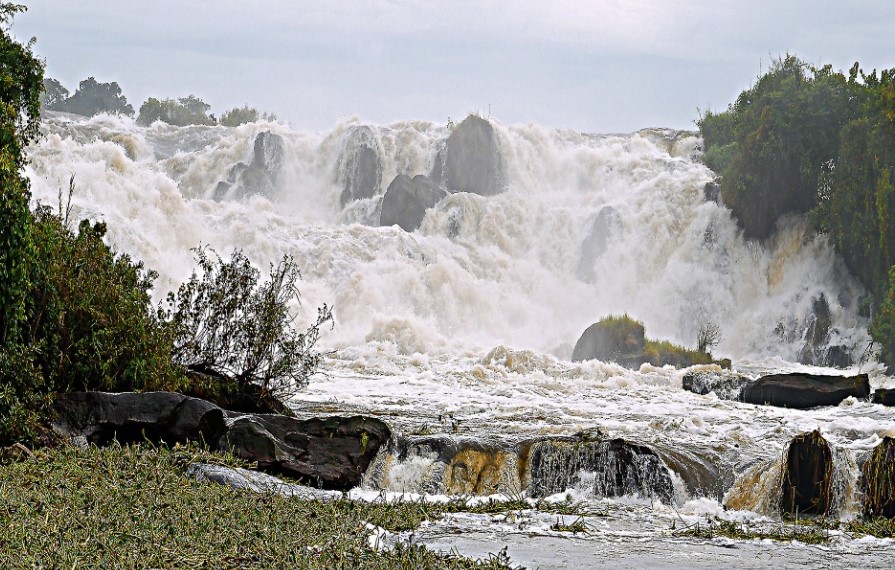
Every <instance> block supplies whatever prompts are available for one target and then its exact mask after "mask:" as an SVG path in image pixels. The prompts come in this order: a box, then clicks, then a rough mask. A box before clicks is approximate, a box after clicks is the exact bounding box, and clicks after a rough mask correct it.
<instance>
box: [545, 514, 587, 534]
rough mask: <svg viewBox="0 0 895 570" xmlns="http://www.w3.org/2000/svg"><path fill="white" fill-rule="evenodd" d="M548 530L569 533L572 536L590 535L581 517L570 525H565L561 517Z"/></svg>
mask: <svg viewBox="0 0 895 570" xmlns="http://www.w3.org/2000/svg"><path fill="white" fill-rule="evenodd" d="M550 530H555V531H557V532H571V533H572V534H578V533H579V532H580V533H583V534H590V527H588V526H587V523H585V522H584V518H583V517H578V518H577V519H575V520H574V521H572V522H571V523H566V521H565V519H564V518H563V517H559V518H558V519H557V520H556V522H555V523H553V524H552V525H551V526H550Z"/></svg>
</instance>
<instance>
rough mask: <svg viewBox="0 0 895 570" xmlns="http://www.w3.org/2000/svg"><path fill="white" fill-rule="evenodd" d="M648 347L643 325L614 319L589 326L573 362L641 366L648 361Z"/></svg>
mask: <svg viewBox="0 0 895 570" xmlns="http://www.w3.org/2000/svg"><path fill="white" fill-rule="evenodd" d="M644 346H645V332H644V328H643V325H642V324H640V323H639V322H637V321H635V320H634V319H629V318H627V317H618V318H616V317H610V318H606V319H603V320H601V321H599V322H597V323H594V324H592V325H591V326H589V327H587V329H586V330H585V331H584V333H583V334H582V335H581V338H579V339H578V342H576V343H575V348H574V349H573V350H572V361H573V362H580V361H583V360H593V359H597V360H602V361H604V362H617V363H618V364H621V365H622V366H627V367H638V366H640V365H641V364H642V363H644V362H646V360H645V359H644Z"/></svg>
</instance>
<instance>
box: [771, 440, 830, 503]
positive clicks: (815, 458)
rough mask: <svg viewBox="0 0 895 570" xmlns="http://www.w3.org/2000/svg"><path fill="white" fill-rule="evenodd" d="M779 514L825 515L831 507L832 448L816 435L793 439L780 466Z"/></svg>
mask: <svg viewBox="0 0 895 570" xmlns="http://www.w3.org/2000/svg"><path fill="white" fill-rule="evenodd" d="M782 485H783V488H782V499H781V501H780V509H781V511H782V512H783V514H805V515H827V514H830V511H831V510H832V507H833V448H832V447H831V446H830V444H829V443H828V442H827V440H826V439H824V436H823V435H821V433H820V431H818V430H814V431H812V432H809V433H804V434H801V435H798V436H796V437H794V438H793V440H792V441H791V442H790V443H789V447H788V448H787V450H786V461H784V463H783V476H782Z"/></svg>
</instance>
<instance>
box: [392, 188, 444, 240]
mask: <svg viewBox="0 0 895 570" xmlns="http://www.w3.org/2000/svg"><path fill="white" fill-rule="evenodd" d="M445 196H447V192H445V191H444V190H442V189H441V188H439V187H438V185H437V184H435V183H434V182H432V181H431V180H430V179H429V178H427V177H426V176H423V175H422V174H419V175H417V176H414V177H413V178H410V177H409V176H406V175H404V174H399V175H398V176H396V177H395V179H394V180H392V183H391V184H389V186H388V189H387V190H386V191H385V196H383V197H382V213H381V214H380V217H379V225H380V226H391V225H395V224H397V225H398V226H400V227H401V228H402V229H403V230H404V231H407V232H412V231H413V230H415V229H417V228H418V227H420V224H422V223H423V218H424V217H425V216H426V210H428V209H429V208H431V207H433V206H434V205H435V204H437V203H438V202H440V201H441V200H442V199H443V198H444V197H445Z"/></svg>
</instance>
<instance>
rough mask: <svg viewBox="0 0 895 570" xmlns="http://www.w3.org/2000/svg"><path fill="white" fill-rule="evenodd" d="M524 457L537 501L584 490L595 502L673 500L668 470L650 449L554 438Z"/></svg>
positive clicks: (607, 441)
mask: <svg viewBox="0 0 895 570" xmlns="http://www.w3.org/2000/svg"><path fill="white" fill-rule="evenodd" d="M521 455H522V456H523V458H524V459H523V460H522V461H521V462H520V463H524V464H526V465H527V466H528V473H529V475H528V480H529V481H530V482H529V486H528V494H529V495H530V496H532V497H544V496H548V495H552V494H555V493H561V492H563V491H565V490H567V489H570V488H576V487H581V486H582V485H585V486H587V487H588V488H589V489H590V490H591V492H592V493H593V495H594V496H595V497H620V496H626V495H637V496H640V497H650V498H653V499H658V500H661V501H663V502H665V503H670V502H671V501H672V500H673V498H674V486H673V484H672V481H671V475H670V473H669V471H668V468H667V467H666V466H665V463H664V462H663V461H662V459H661V458H660V457H659V456H658V455H657V454H656V452H655V451H653V450H652V449H650V448H649V447H647V446H645V445H639V444H636V443H631V442H628V441H625V440H623V439H618V438H617V439H599V438H598V439H597V440H593V441H592V440H590V439H588V438H554V439H543V440H536V441H534V442H530V443H528V444H527V445H525V446H523V450H522V452H521ZM590 477H592V478H593V480H592V482H591V481H589V480H587V479H589V478H590Z"/></svg>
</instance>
